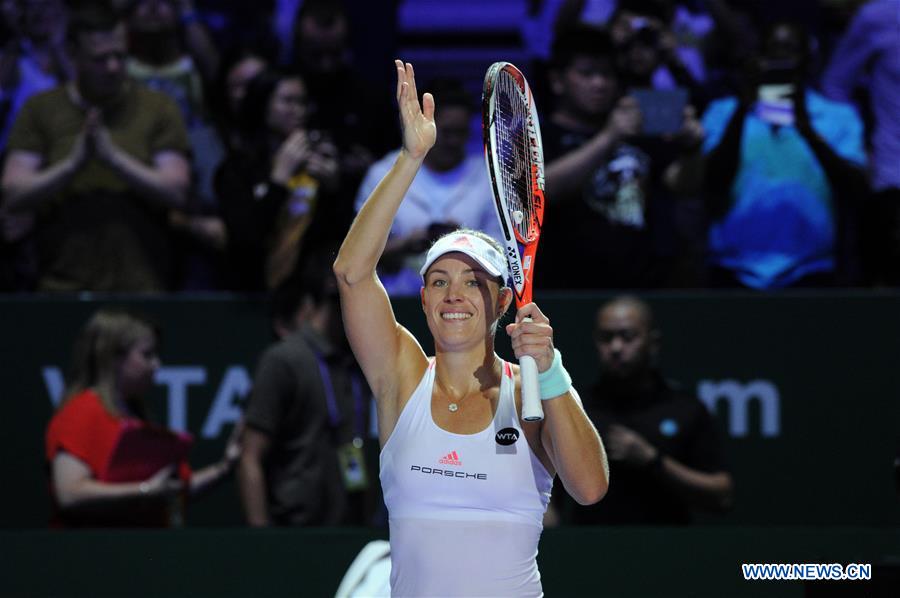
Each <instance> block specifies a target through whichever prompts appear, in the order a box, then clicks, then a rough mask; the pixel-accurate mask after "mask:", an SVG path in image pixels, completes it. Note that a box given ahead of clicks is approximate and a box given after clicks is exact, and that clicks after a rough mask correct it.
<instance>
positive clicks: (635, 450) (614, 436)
mask: <svg viewBox="0 0 900 598" xmlns="http://www.w3.org/2000/svg"><path fill="white" fill-rule="evenodd" d="M603 444H604V445H605V446H606V454H607V455H609V460H610V461H617V462H619V463H622V464H624V465H629V466H632V467H644V466H646V465H648V464H649V463H650V462H651V461H653V459H655V458H656V455H657V454H658V451H657V449H656V447H655V446H653V445H652V444H650V443H649V442H647V440H646V439H645V438H644V437H643V436H641V435H640V434H638V433H637V432H635V431H634V430H632V429H631V428H628V427H626V426H622V425H619V424H612V425H610V426H609V430H608V431H607V433H606V434H604V435H603Z"/></svg>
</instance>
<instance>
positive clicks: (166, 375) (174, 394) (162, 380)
mask: <svg viewBox="0 0 900 598" xmlns="http://www.w3.org/2000/svg"><path fill="white" fill-rule="evenodd" d="M153 381H154V382H156V383H157V384H162V385H165V386H168V387H169V427H170V428H172V429H173V430H179V431H181V432H186V431H187V387H188V386H190V385H191V384H194V385H196V384H203V383H204V382H206V369H205V368H202V367H198V366H177V367H173V366H168V367H164V368H159V370H157V372H156V376H155V377H154V378H153Z"/></svg>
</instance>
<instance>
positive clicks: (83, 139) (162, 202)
mask: <svg viewBox="0 0 900 598" xmlns="http://www.w3.org/2000/svg"><path fill="white" fill-rule="evenodd" d="M68 44H69V49H70V52H71V55H72V59H73V62H74V64H75V80H74V81H73V82H71V83H68V84H65V85H61V86H59V87H56V88H54V89H51V90H49V91H47V92H44V93H41V94H38V95H35V96H32V97H31V98H29V100H28V101H27V102H26V103H25V105H24V106H23V107H22V110H21V112H19V114H18V116H17V118H16V121H15V124H14V125H13V129H12V133H11V134H10V137H9V146H8V149H9V154H8V156H7V159H6V163H5V165H4V169H3V183H2V186H3V195H4V202H5V207H6V209H8V210H9V211H10V212H18V213H32V214H34V215H35V217H36V221H37V223H36V228H35V233H36V237H37V238H36V241H37V247H38V255H39V258H38V259H39V274H38V289H39V290H41V291H136V292H158V291H162V290H164V289H166V288H167V286H168V282H169V274H170V272H169V267H170V264H169V255H170V254H169V243H168V238H167V234H168V230H167V226H166V215H167V212H168V211H169V210H171V209H173V208H174V209H177V208H180V207H182V206H183V205H184V202H185V196H186V192H187V188H188V185H189V183H190V173H191V169H190V163H189V162H188V158H187V153H188V140H187V135H186V134H185V129H184V123H183V121H182V119H181V115H180V114H179V113H178V108H177V107H176V106H175V104H174V103H173V102H172V101H171V100H170V99H169V98H167V97H166V96H164V95H163V94H160V93H157V92H154V91H151V90H149V89H146V88H145V87H143V86H141V85H139V84H137V83H136V82H134V81H131V80H129V79H128V77H127V75H126V71H125V60H126V30H125V25H124V23H122V22H120V21H119V19H118V18H117V16H116V15H115V13H112V12H111V11H110V10H109V9H106V8H103V7H102V6H99V5H98V6H91V7H86V8H84V9H81V10H79V11H78V12H77V13H75V14H74V15H73V17H72V20H71V21H70V23H69V30H68Z"/></svg>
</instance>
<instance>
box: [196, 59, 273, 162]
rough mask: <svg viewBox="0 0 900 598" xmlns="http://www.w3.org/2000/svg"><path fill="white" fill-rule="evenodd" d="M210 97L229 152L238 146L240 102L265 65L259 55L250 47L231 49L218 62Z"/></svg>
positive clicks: (264, 68) (265, 62)
mask: <svg viewBox="0 0 900 598" xmlns="http://www.w3.org/2000/svg"><path fill="white" fill-rule="evenodd" d="M220 64H221V66H220V68H219V73H218V75H217V76H216V80H215V82H214V83H213V93H212V95H211V97H210V98H209V99H210V105H211V107H212V112H213V115H214V118H215V120H216V126H217V127H218V129H219V138H220V139H221V141H222V144H223V145H224V146H225V147H226V148H229V149H230V150H231V151H235V150H237V149H238V146H239V145H240V141H241V138H240V130H239V123H240V114H241V103H242V102H243V101H244V96H246V95H247V87H248V86H249V85H250V82H251V81H252V80H253V79H254V78H255V77H256V76H257V75H258V74H260V73H261V72H263V71H264V70H266V68H267V67H268V66H269V65H268V62H267V61H266V59H265V58H264V57H263V55H262V54H261V53H260V52H258V51H256V50H254V49H252V48H239V49H236V50H233V51H231V52H229V53H227V54H225V56H223V59H222V61H221V63H220Z"/></svg>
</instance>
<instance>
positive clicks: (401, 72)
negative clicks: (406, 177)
mask: <svg viewBox="0 0 900 598" xmlns="http://www.w3.org/2000/svg"><path fill="white" fill-rule="evenodd" d="M394 64H395V65H396V67H397V103H398V104H399V105H400V124H401V127H402V129H403V149H404V150H405V151H406V153H407V154H408V155H409V156H410V157H411V158H414V159H416V160H421V159H423V158H424V157H425V154H427V153H428V150H430V149H431V147H432V146H433V145H434V142H435V140H436V139H437V128H436V127H435V124H434V97H433V96H432V95H431V94H430V93H426V94H424V95H423V96H422V104H421V105H419V94H418V90H417V89H416V76H415V73H414V72H413V66H412V65H411V64H410V63H408V62H407V63H405V64H404V63H403V62H402V61H400V60H396V61H394Z"/></svg>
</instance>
